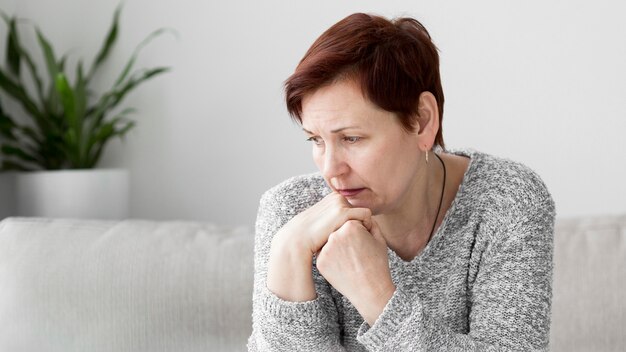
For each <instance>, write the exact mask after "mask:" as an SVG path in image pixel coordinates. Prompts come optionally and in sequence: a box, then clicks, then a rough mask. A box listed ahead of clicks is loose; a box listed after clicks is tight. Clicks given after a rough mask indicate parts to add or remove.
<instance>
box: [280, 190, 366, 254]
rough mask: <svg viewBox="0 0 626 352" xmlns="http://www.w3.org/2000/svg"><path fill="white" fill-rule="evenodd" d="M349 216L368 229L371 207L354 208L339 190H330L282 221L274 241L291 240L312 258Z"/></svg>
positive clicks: (291, 242) (349, 218) (295, 246)
mask: <svg viewBox="0 0 626 352" xmlns="http://www.w3.org/2000/svg"><path fill="white" fill-rule="evenodd" d="M349 220H358V221H359V222H361V223H362V224H363V226H365V228H367V229H370V228H371V223H372V211H371V210H370V209H368V208H353V207H352V205H350V203H348V201H347V200H346V199H345V198H344V197H343V196H342V195H341V194H339V193H337V192H332V193H330V194H328V195H327V196H326V197H324V198H323V199H322V200H321V201H319V202H318V203H317V204H315V205H313V206H312V207H310V208H309V209H307V210H305V211H303V212H301V213H300V214H298V215H296V216H295V217H294V218H293V219H291V220H290V221H289V222H288V223H287V224H285V225H284V226H283V227H282V228H281V229H280V230H279V231H278V233H277V234H276V236H274V241H275V242H278V241H280V242H282V241H286V242H289V243H290V244H293V246H289V247H291V248H300V249H302V248H303V249H304V251H306V252H308V254H310V255H311V258H312V257H313V254H314V253H317V252H318V251H319V250H320V249H321V248H322V246H324V244H326V241H328V236H330V234H331V233H333V232H335V231H336V230H337V229H339V228H340V227H341V226H342V225H343V224H345V223H346V222H347V221H349Z"/></svg>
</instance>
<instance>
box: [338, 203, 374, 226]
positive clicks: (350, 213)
mask: <svg viewBox="0 0 626 352" xmlns="http://www.w3.org/2000/svg"><path fill="white" fill-rule="evenodd" d="M343 214H344V219H343V222H344V223H345V222H347V221H349V220H358V221H361V222H362V223H363V226H365V227H366V228H368V227H371V222H372V211H371V210H369V209H368V208H349V209H346V210H345V211H344V213H343Z"/></svg>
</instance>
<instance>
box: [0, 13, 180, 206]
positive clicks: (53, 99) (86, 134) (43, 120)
mask: <svg viewBox="0 0 626 352" xmlns="http://www.w3.org/2000/svg"><path fill="white" fill-rule="evenodd" d="M120 12H121V7H118V8H117V9H116V10H115V13H114V15H113V22H112V24H111V27H110V28H109V31H108V34H107V35H106V37H105V40H104V42H103V44H102V46H101V48H100V50H99V52H98V53H97V55H96V56H95V58H94V60H93V63H92V64H91V65H90V67H89V68H88V69H85V66H84V65H83V60H77V61H76V62H77V63H76V65H75V66H76V67H75V69H74V70H73V72H74V77H73V80H71V79H70V78H69V77H68V73H67V72H69V71H68V68H67V66H68V65H67V55H64V56H62V57H60V58H59V57H57V56H56V55H55V52H54V49H53V46H52V44H51V43H50V41H49V40H48V39H47V38H46V37H45V36H44V34H43V33H42V32H41V30H40V29H39V28H35V33H36V37H37V43H38V45H39V47H40V49H41V51H42V53H43V58H44V62H45V66H46V67H45V72H46V73H47V74H44V75H41V74H40V68H39V67H37V65H36V64H35V61H34V60H33V59H32V56H31V55H30V53H29V52H28V50H26V48H24V47H23V46H22V42H21V34H20V31H19V30H18V29H19V27H20V26H21V24H20V22H19V20H18V19H17V18H16V17H15V16H11V17H10V16H8V15H6V14H5V13H1V12H0V15H1V16H2V18H3V20H4V22H5V23H6V25H7V29H8V30H7V35H6V38H7V40H6V43H7V44H6V63H5V67H0V91H1V92H3V93H4V97H6V98H11V99H13V100H14V101H15V102H16V103H17V106H19V107H21V110H23V113H22V114H21V115H19V117H20V119H16V118H13V117H11V116H10V115H9V113H8V111H6V110H7V109H5V108H4V107H3V105H2V101H1V100H0V158H1V163H0V170H1V171H4V172H7V171H11V176H12V177H11V181H10V182H12V185H11V187H10V188H11V191H12V193H14V196H15V199H14V205H15V208H16V209H13V214H10V215H20V216H64V217H98V218H123V217H127V216H128V214H127V213H128V173H127V171H125V170H97V169H95V168H96V166H97V165H98V161H99V160H100V157H101V156H102V153H103V150H104V148H105V147H106V145H107V143H108V142H109V141H111V140H112V139H114V138H122V137H123V136H124V135H125V134H126V133H127V132H128V131H129V130H130V129H132V128H133V127H134V126H135V122H134V121H131V120H129V119H128V116H129V115H130V114H131V113H133V112H134V109H132V108H125V109H120V104H121V103H122V101H123V100H124V98H125V97H126V96H127V94H128V93H129V92H131V91H133V90H134V89H135V88H136V87H137V86H139V85H140V84H142V83H143V82H145V81H147V80H149V79H151V78H153V77H155V76H158V75H160V74H162V73H164V72H166V71H168V69H169V68H167V67H155V68H149V69H137V70H136V69H134V66H135V61H136V59H137V55H138V54H139V52H140V50H141V49H142V48H143V47H144V46H145V45H146V44H147V43H148V42H150V41H151V40H152V39H153V38H155V37H156V36H159V35H160V34H162V33H163V31H164V29H158V30H156V31H154V32H152V33H151V34H150V35H148V36H147V37H146V38H145V39H144V40H143V41H142V42H141V43H140V44H139V45H138V46H137V47H136V49H135V51H134V52H133V54H132V55H131V57H130V58H129V59H128V61H127V63H126V65H125V66H124V67H123V69H122V70H121V72H120V73H119V75H118V77H117V79H116V80H115V83H113V85H112V87H111V88H110V89H109V90H108V91H106V92H104V93H101V94H96V92H95V91H94V90H93V89H92V88H91V86H92V83H93V81H94V76H95V75H96V73H97V72H98V70H99V69H100V68H101V67H102V64H103V63H104V62H105V61H106V60H107V58H108V57H109V56H110V53H111V50H112V48H113V46H114V44H115V42H116V40H117V37H118V33H119V17H120ZM41 71H44V70H41ZM26 78H28V79H30V80H29V81H26ZM29 83H30V84H29ZM29 87H30V88H31V89H28V88H29ZM0 98H2V97H0ZM5 175H6V173H5ZM5 182H7V181H6V180H5ZM116 188H117V189H116ZM94 192H95V193H94ZM89 193H92V194H89ZM93 206H97V208H96V209H94V210H89V209H88V208H90V207H93ZM98 206H99V207H98ZM70 208H71V209H70ZM0 215H2V214H0Z"/></svg>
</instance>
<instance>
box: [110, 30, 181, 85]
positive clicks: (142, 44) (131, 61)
mask: <svg viewBox="0 0 626 352" xmlns="http://www.w3.org/2000/svg"><path fill="white" fill-rule="evenodd" d="M165 32H169V33H172V34H174V35H176V32H175V31H173V30H172V29H169V28H159V29H157V30H155V31H153V32H152V33H150V34H149V35H148V36H147V37H146V38H144V40H142V41H141V42H140V43H139V45H137V47H136V48H135V50H133V54H132V55H131V57H130V59H129V60H128V62H127V63H126V66H124V69H123V70H122V73H120V75H119V77H118V78H117V80H116V81H115V84H114V85H113V86H114V87H117V86H119V85H120V84H122V82H123V81H124V80H126V78H127V77H128V74H129V73H130V71H131V69H132V68H133V66H134V64H135V61H136V60H137V56H139V52H141V50H142V49H143V48H144V47H145V46H146V45H148V43H150V42H151V41H152V40H153V39H155V38H156V37H158V36H160V35H162V34H163V33H165Z"/></svg>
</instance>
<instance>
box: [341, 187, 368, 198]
mask: <svg viewBox="0 0 626 352" xmlns="http://www.w3.org/2000/svg"><path fill="white" fill-rule="evenodd" d="M364 189H365V188H346V189H338V190H337V192H338V193H339V194H341V195H342V196H344V197H354V196H356V195H357V194H359V193H361V191H363V190H364Z"/></svg>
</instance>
